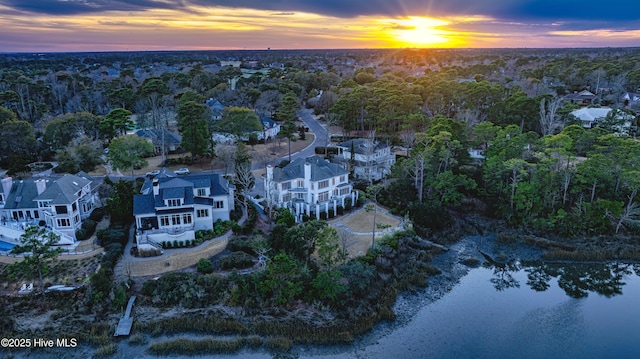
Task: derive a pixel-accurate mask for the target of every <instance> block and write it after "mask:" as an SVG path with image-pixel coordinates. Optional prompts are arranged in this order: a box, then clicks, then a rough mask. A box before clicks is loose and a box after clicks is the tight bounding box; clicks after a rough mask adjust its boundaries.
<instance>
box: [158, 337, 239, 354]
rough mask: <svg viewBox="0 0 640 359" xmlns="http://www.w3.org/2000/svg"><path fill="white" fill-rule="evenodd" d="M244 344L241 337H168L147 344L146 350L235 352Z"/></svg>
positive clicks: (178, 352) (197, 352)
mask: <svg viewBox="0 0 640 359" xmlns="http://www.w3.org/2000/svg"><path fill="white" fill-rule="evenodd" d="M243 346H244V339H243V338H234V339H216V338H206V339H197V340H194V339H186V338H177V339H169V340H165V341H161V342H157V343H153V344H151V345H149V347H148V348H147V351H148V352H150V353H152V354H156V355H168V354H212V353H215V354H222V353H235V352H237V351H238V350H240V349H241V348H242V347H243Z"/></svg>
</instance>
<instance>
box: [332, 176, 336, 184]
mask: <svg viewBox="0 0 640 359" xmlns="http://www.w3.org/2000/svg"><path fill="white" fill-rule="evenodd" d="M331 185H333V186H335V185H336V178H335V177H333V178H332V179H331Z"/></svg>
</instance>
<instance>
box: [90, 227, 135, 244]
mask: <svg viewBox="0 0 640 359" xmlns="http://www.w3.org/2000/svg"><path fill="white" fill-rule="evenodd" d="M96 237H98V239H99V240H100V243H101V245H102V246H103V247H104V246H107V245H109V244H110V243H120V244H122V245H123V246H124V245H125V244H127V240H128V233H127V231H126V230H125V229H124V228H122V227H119V226H112V227H109V228H106V229H101V230H99V231H98V232H96Z"/></svg>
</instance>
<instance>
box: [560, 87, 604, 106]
mask: <svg viewBox="0 0 640 359" xmlns="http://www.w3.org/2000/svg"><path fill="white" fill-rule="evenodd" d="M596 98H597V96H596V95H595V94H593V93H592V92H591V91H587V90H583V91H580V92H577V91H576V92H574V93H570V94H568V95H565V96H564V100H565V101H569V102H571V103H575V104H578V105H581V106H587V105H591V104H593V102H594V101H595V100H596Z"/></svg>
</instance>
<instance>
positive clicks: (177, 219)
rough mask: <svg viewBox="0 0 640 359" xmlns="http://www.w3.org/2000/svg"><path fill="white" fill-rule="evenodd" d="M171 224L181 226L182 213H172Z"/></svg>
mask: <svg viewBox="0 0 640 359" xmlns="http://www.w3.org/2000/svg"><path fill="white" fill-rule="evenodd" d="M171 225H173V226H179V225H180V215H179V214H172V215H171Z"/></svg>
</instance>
